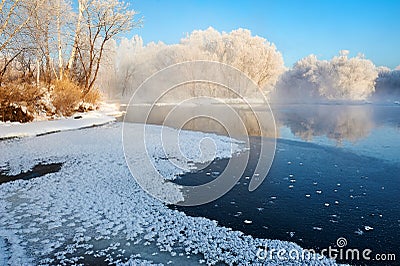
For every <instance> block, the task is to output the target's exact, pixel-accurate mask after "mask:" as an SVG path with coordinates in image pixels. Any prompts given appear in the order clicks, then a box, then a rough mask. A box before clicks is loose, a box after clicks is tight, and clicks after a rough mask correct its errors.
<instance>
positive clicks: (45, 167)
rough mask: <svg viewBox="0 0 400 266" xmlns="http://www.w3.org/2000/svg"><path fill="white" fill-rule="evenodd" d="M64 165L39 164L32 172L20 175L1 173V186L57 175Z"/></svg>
mask: <svg viewBox="0 0 400 266" xmlns="http://www.w3.org/2000/svg"><path fill="white" fill-rule="evenodd" d="M62 165H63V164H62V163H43V164H42V163H39V164H37V165H35V166H34V167H33V168H32V169H31V170H28V171H26V172H22V173H19V174H17V175H10V174H7V171H0V184H3V183H7V182H11V181H15V180H20V179H21V180H30V179H32V178H36V177H40V176H44V175H46V174H50V173H55V172H58V171H60V170H61V166H62Z"/></svg>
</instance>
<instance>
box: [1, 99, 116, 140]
mask: <svg viewBox="0 0 400 266" xmlns="http://www.w3.org/2000/svg"><path fill="white" fill-rule="evenodd" d="M116 115H119V111H118V109H117V106H116V105H113V104H105V103H103V104H101V105H100V109H99V110H97V111H90V112H87V113H76V114H75V115H74V116H72V117H68V118H60V119H58V120H51V121H34V122H30V123H18V122H0V139H7V138H15V137H32V136H38V135H43V134H47V133H53V132H59V131H65V130H74V129H80V128H86V127H92V126H99V125H104V124H107V123H110V122H113V121H115V116H116ZM76 118H79V119H76Z"/></svg>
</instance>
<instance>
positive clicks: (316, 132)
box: [150, 105, 400, 265]
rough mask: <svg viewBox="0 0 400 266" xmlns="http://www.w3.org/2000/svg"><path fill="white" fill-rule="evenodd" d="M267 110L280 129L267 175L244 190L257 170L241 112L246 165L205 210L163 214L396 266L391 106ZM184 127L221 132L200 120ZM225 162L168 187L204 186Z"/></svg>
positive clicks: (398, 149) (398, 147)
mask: <svg viewBox="0 0 400 266" xmlns="http://www.w3.org/2000/svg"><path fill="white" fill-rule="evenodd" d="M273 111H274V116H275V119H276V124H277V128H278V131H279V135H278V140H277V150H276V154H275V158H274V161H273V164H272V167H271V170H270V172H269V173H268V176H267V178H266V179H265V180H264V182H263V183H262V185H261V186H260V187H259V188H258V189H257V190H255V191H253V192H249V191H248V185H249V181H250V180H249V179H248V178H247V177H251V176H252V175H253V172H254V168H255V165H256V163H257V159H258V152H259V143H260V141H259V138H260V137H257V132H258V131H257V125H256V124H255V123H253V122H254V120H253V119H251V118H249V117H251V115H248V114H247V113H246V111H245V110H242V114H244V115H243V116H244V117H248V118H249V119H247V120H246V122H247V123H248V124H247V125H246V126H247V129H248V131H249V133H253V134H250V135H252V136H253V137H251V142H250V143H251V149H250V151H249V152H250V161H249V164H248V165H247V168H246V171H245V173H244V175H243V176H242V178H241V180H240V181H239V183H238V184H237V185H236V186H235V187H234V188H233V189H232V190H231V191H230V192H228V193H227V194H225V195H224V196H223V197H221V198H219V199H217V200H216V201H214V202H211V203H209V204H205V205H201V206H197V207H178V206H171V208H176V209H179V210H181V211H184V212H185V213H186V214H188V215H191V216H202V217H207V218H210V219H213V220H216V221H218V223H219V224H220V225H223V226H226V227H230V228H233V229H235V230H240V231H242V232H244V233H246V234H249V235H252V236H254V237H259V238H269V239H279V240H287V241H293V242H296V243H298V244H299V245H301V246H302V247H304V248H313V249H316V250H321V249H324V248H328V247H329V246H332V247H336V240H337V239H338V238H339V237H344V238H346V240H347V246H346V247H345V248H357V249H359V250H361V252H362V250H363V249H367V248H368V249H371V250H372V253H371V254H372V255H371V257H373V256H374V255H375V254H377V253H385V254H395V255H396V258H397V263H396V262H389V261H386V262H384V263H382V264H384V265H399V260H400V253H399V250H400V239H399V237H400V200H399V199H400V107H399V106H397V105H389V106H376V105H375V106H373V105H290V106H273ZM165 112H168V108H166V107H161V108H159V109H157V111H156V112H154V114H153V116H152V119H150V122H152V123H154V124H162V117H163V115H164V113H165ZM156 117H157V118H156ZM186 129H193V130H202V131H209V132H216V133H221V134H223V133H224V132H223V131H221V130H220V129H219V128H218V127H215V128H214V127H213V126H212V123H207V122H205V121H196V123H192V124H191V125H188V126H187V127H186ZM249 129H250V130H249ZM239 156H244V154H242V155H239ZM227 162H228V159H224V160H216V161H214V162H212V163H211V164H210V165H209V166H208V167H206V168H205V169H203V170H199V171H197V172H194V173H189V174H186V175H184V176H181V177H180V178H179V179H177V180H176V181H175V182H176V183H179V184H183V185H198V184H203V183H206V182H208V181H210V180H212V179H213V178H215V176H216V175H217V174H218V173H220V172H222V171H223V170H224V168H225V166H226V165H227ZM245 221H246V222H245ZM249 221H251V223H249ZM339 261H340V260H339ZM341 262H349V263H351V264H354V265H364V264H367V265H375V264H377V261H373V262H371V261H362V260H353V261H351V260H342V261H341Z"/></svg>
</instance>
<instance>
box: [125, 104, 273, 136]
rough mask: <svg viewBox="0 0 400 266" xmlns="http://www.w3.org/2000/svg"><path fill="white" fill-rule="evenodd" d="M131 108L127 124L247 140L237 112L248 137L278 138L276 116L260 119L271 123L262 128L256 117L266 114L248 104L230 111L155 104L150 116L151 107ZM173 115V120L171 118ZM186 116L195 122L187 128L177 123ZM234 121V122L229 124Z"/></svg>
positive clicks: (211, 106)
mask: <svg viewBox="0 0 400 266" xmlns="http://www.w3.org/2000/svg"><path fill="white" fill-rule="evenodd" d="M130 108H132V111H131V112H129V113H128V114H127V115H126V117H125V121H126V122H132V123H142V122H145V121H146V123H148V124H156V125H165V126H169V127H174V128H182V129H186V130H196V131H203V132H208V133H216V134H221V135H230V136H231V137H238V138H240V137H243V136H240V135H243V132H242V131H241V128H242V125H241V124H238V123H235V116H234V115H233V112H235V113H236V114H237V115H238V116H239V117H240V119H241V121H243V124H244V125H245V126H246V129H247V134H248V135H249V136H260V135H262V136H263V137H271V138H272V137H275V127H274V119H273V117H272V116H271V115H264V116H259V117H264V118H265V119H268V121H264V123H263V126H264V127H263V128H262V129H261V128H260V126H261V125H260V123H258V121H257V117H256V115H258V114H257V113H258V112H265V111H260V110H258V109H255V110H251V109H250V108H248V107H246V106H244V105H236V106H235V105H232V104H231V105H230V106H229V108H227V107H226V106H225V105H222V104H221V105H220V104H207V105H186V106H184V105H179V107H178V106H176V105H154V106H153V108H151V110H150V112H149V113H148V110H149V109H150V108H149V107H145V106H141V105H138V106H133V107H130ZM176 108H179V110H178V111H177V110H176ZM230 108H232V109H230ZM199 109H203V110H204V109H207V112H208V113H211V114H218V117H224V118H225V123H222V122H221V121H217V120H216V119H215V118H214V117H215V115H214V116H212V117H211V116H199V115H198V114H199ZM261 109H265V108H261ZM171 116H172V117H173V119H171ZM182 117H191V119H190V120H188V121H186V123H184V124H183V125H177V124H176V123H177V121H182V120H184V119H182ZM230 119H231V120H232V122H229V120H230ZM227 121H228V122H227ZM226 123H227V124H228V125H229V130H231V132H227V130H228V129H227V128H226V125H224V124H226ZM229 133H230V134H229Z"/></svg>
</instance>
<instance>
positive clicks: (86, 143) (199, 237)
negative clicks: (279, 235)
mask: <svg viewBox="0 0 400 266" xmlns="http://www.w3.org/2000/svg"><path fill="white" fill-rule="evenodd" d="M154 127H157V126H154ZM83 131H85V132H84V133H85V134H82V133H83ZM120 133H121V132H120V125H118V124H115V123H112V124H109V125H106V126H103V127H97V128H91V129H84V130H79V131H65V132H61V133H58V134H51V135H46V136H42V137H39V138H25V139H22V140H21V141H18V142H14V141H10V142H1V143H0V146H2V150H5V151H7V152H6V153H3V154H2V160H1V161H3V162H4V161H6V162H7V163H8V167H9V168H11V169H10V172H11V173H16V172H20V171H26V170H29V169H30V168H31V167H32V165H34V163H35V162H37V161H38V159H39V158H40V159H41V160H45V161H48V162H57V161H60V160H61V159H64V160H65V165H64V166H63V167H62V169H61V170H60V172H58V173H52V174H48V175H45V176H43V177H39V178H36V179H33V180H32V181H15V182H11V183H6V184H3V185H1V186H0V201H1V202H2V204H1V205H2V206H4V207H3V208H2V209H0V212H1V213H2V215H1V217H2V218H1V219H0V220H1V224H2V228H1V230H0V236H1V237H2V238H3V239H7V243H9V244H8V246H7V249H8V252H9V254H11V258H10V259H9V262H11V263H22V262H23V261H22V260H20V258H21V257H22V258H25V259H26V262H29V261H31V262H33V261H32V254H35V253H36V252H39V253H38V254H42V255H40V256H33V257H36V258H35V260H34V261H35V262H36V263H44V262H45V261H47V260H46V258H48V257H49V256H50V257H51V254H52V252H54V251H55V250H57V249H60V248H61V247H62V246H63V243H68V239H69V241H71V240H72V244H69V246H70V247H75V248H74V249H76V248H78V247H80V246H82V244H84V248H85V247H86V248H87V250H86V251H85V252H89V253H90V252H91V254H107V252H108V251H110V249H108V251H105V249H103V250H97V251H96V250H93V249H92V247H90V245H91V244H89V243H91V242H92V241H93V239H95V242H96V241H106V242H107V241H109V242H112V239H113V237H114V234H115V236H118V237H123V238H124V239H127V241H133V240H135V238H139V239H142V241H143V242H144V243H147V242H150V243H154V244H156V245H157V246H158V248H159V249H160V250H161V251H162V250H165V251H166V253H163V255H162V256H154V258H153V257H149V258H143V257H142V258H141V259H142V260H143V259H144V260H148V261H149V260H152V261H156V262H157V260H159V261H158V262H162V263H167V262H168V260H171V259H173V258H174V257H175V256H176V254H178V253H179V252H177V251H175V249H177V250H178V251H179V250H182V248H183V250H184V252H180V253H183V254H184V255H185V254H186V255H185V256H193V255H195V254H203V256H204V260H205V261H207V262H210V263H212V262H213V261H215V262H216V261H221V262H225V263H228V264H229V263H233V262H234V261H236V262H237V263H239V264H240V263H247V262H251V261H252V262H257V258H256V253H257V249H258V247H259V246H263V245H265V244H266V243H268V246H271V247H286V248H290V249H296V250H298V251H301V250H302V249H301V247H300V246H298V245H297V244H294V243H291V242H285V241H279V240H269V239H255V238H252V237H251V236H245V235H243V233H241V232H239V231H232V230H230V229H228V228H225V227H220V226H218V224H217V223H216V222H213V221H211V220H208V219H206V218H201V217H197V218H195V217H189V216H186V215H185V214H183V213H181V212H176V211H172V210H169V209H168V208H167V207H166V206H165V205H164V204H162V203H160V202H159V201H157V200H155V199H154V198H152V197H150V196H149V195H147V194H146V193H145V192H144V191H143V190H142V189H141V188H140V187H139V186H138V185H137V183H136V182H135V181H134V179H133V178H132V177H131V176H130V173H129V171H128V169H127V167H126V165H125V166H124V163H125V162H124V161H123V156H122V154H121V149H120V147H121V143H120ZM190 133H192V132H190ZM197 134H200V133H197ZM60 135H62V136H60ZM201 135H213V137H215V138H218V137H219V136H216V135H215V134H204V133H201ZM99 139H102V141H101V142H100V143H99V141H96V140H99ZM44 143H46V145H43V144H44ZM189 145H192V144H191V143H189ZM22 147H25V150H24V149H22ZM56 147H65V148H62V149H57V148H56ZM6 154H9V155H6ZM43 156H45V157H47V158H43ZM2 164H4V163H2ZM21 166H22V167H21ZM2 167H4V165H2ZM110 169H113V170H112V172H110ZM111 173H112V175H113V176H115V177H116V178H115V177H114V178H110V175H109V174H111ZM38 191H41V192H38ZM112 191H118V193H117V194H115V192H112ZM132 193H133V194H132ZM133 195H134V197H132V196H133ZM15 197H17V198H19V200H18V201H17V202H18V203H16V202H15V200H13V199H15ZM13 202H14V203H13ZM29 202H31V203H29ZM32 202H35V204H34V205H32ZM15 204H17V205H15ZM49 204H51V205H49ZM10 210H14V211H12V212H10ZM15 211H16V212H15ZM132 211H133V212H132ZM23 213H24V214H26V215H29V214H30V215H32V214H34V215H36V216H33V217H32V218H31V219H27V218H28V217H27V216H24V214H23ZM71 215H72V216H71ZM104 215H105V216H104ZM160 215H161V216H160ZM35 217H36V218H35ZM69 217H70V218H69ZM69 219H72V220H71V221H68V220H69ZM160 219H161V220H160ZM106 221H107V222H106ZM134 221H135V222H134ZM132 222H134V224H136V226H134V227H132V226H128V225H129V224H132ZM171 222H172V223H173V224H174V226H172V227H171V225H169V224H170V223H171ZM16 226H17V228H20V229H17V230H15V229H13V228H15V227H16ZM45 228H47V229H45ZM93 229H95V230H94V231H93ZM43 230H45V231H43ZM89 231H90V232H92V233H89ZM38 232H44V233H42V234H40V235H38ZM85 232H87V233H86V235H85ZM96 232H97V233H96ZM143 234H144V235H145V236H146V237H144V238H141V237H139V236H140V235H143ZM10 239H14V240H15V241H14V242H10ZM17 239H19V240H17ZM85 239H86V240H85ZM179 239H181V240H179ZM136 240H138V239H136ZM181 241H182V242H181ZM139 242H140V241H139ZM143 242H142V243H143ZM27 243H29V245H27ZM85 243H86V244H85ZM110 244H112V243H110ZM71 245H72V246H71ZM221 245H222V246H221ZM145 246H146V245H145ZM145 246H144V247H145ZM179 246H181V247H179ZM221 247H224V249H226V250H225V252H217V250H218V249H220V248H221ZM67 250H68V249H67ZM67 250H63V251H58V255H57V256H56V257H57V258H58V262H61V261H63V258H64V261H66V259H67V256H68V254H69V253H68V251H67ZM185 250H186V251H185ZM21 252H23V253H21ZM121 252H122V250H121ZM29 254H31V255H29ZM46 254H47V255H46ZM235 254H236V255H235ZM20 255H21V256H20ZM110 256H111V255H110ZM126 259H135V258H128V257H127V258H126ZM113 261H114V262H115V261H116V259H115V258H114V259H113ZM196 261H197V259H196ZM189 262H190V263H195V262H194V261H192V260H191V257H190V258H188V263H189ZM197 262H199V261H197ZM268 262H272V263H276V264H277V265H279V264H282V265H284V264H285V262H284V261H279V260H277V259H275V260H274V261H268ZM291 263H293V265H303V264H304V263H310V264H321V265H322V264H324V265H326V264H328V265H329V264H330V265H335V263H334V262H333V261H331V260H328V259H323V260H317V261H315V260H311V261H291Z"/></svg>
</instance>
